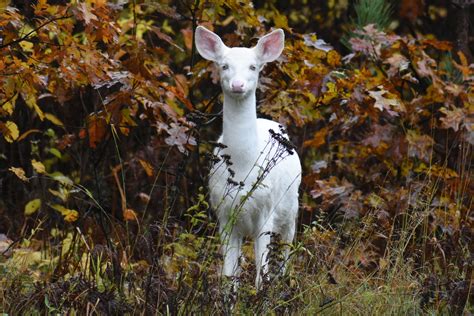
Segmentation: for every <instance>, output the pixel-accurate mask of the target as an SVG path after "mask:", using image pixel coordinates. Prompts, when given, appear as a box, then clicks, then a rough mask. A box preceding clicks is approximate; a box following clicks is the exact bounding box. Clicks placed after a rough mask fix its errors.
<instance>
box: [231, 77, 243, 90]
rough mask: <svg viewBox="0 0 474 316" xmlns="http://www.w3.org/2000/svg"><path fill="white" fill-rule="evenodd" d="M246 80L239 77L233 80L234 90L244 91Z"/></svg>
mask: <svg viewBox="0 0 474 316" xmlns="http://www.w3.org/2000/svg"><path fill="white" fill-rule="evenodd" d="M244 86H245V82H244V81H242V80H239V79H236V80H234V81H232V84H231V88H232V92H244Z"/></svg>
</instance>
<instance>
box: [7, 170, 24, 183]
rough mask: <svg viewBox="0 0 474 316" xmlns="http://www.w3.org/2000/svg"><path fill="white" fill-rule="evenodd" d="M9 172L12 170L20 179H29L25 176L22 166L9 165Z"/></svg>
mask: <svg viewBox="0 0 474 316" xmlns="http://www.w3.org/2000/svg"><path fill="white" fill-rule="evenodd" d="M8 170H10V171H11V172H13V173H14V174H15V175H16V176H17V177H18V178H19V179H20V180H23V181H26V182H28V181H29V179H28V178H27V177H26V176H25V170H23V169H22V168H16V167H10V168H8Z"/></svg>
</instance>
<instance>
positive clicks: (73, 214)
mask: <svg viewBox="0 0 474 316" xmlns="http://www.w3.org/2000/svg"><path fill="white" fill-rule="evenodd" d="M68 211H69V212H68V213H67V214H66V215H64V220H65V221H66V222H68V223H72V222H75V221H77V219H78V218H79V213H78V212H77V211H76V210H69V209H68Z"/></svg>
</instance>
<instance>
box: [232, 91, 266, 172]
mask: <svg viewBox="0 0 474 316" xmlns="http://www.w3.org/2000/svg"><path fill="white" fill-rule="evenodd" d="M223 120H224V124H223V143H224V144H225V145H227V150H226V151H227V152H228V153H229V154H230V156H231V161H232V162H233V163H234V165H233V166H234V167H232V169H235V171H236V172H237V173H239V172H240V171H242V172H248V170H250V168H252V166H253V164H254V163H255V161H256V159H257V158H258V154H259V149H258V135H257V113H256V98H255V93H251V94H250V95H249V96H248V97H246V98H244V99H235V98H233V97H232V96H228V95H226V94H225V93H224V119H223Z"/></svg>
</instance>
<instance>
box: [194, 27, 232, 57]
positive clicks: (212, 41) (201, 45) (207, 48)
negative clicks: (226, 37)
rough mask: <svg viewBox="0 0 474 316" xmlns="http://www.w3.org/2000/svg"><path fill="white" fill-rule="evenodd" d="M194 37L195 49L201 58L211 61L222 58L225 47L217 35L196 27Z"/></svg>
mask: <svg viewBox="0 0 474 316" xmlns="http://www.w3.org/2000/svg"><path fill="white" fill-rule="evenodd" d="M195 36H196V48H197V50H198V52H199V54H200V55H201V56H202V57H203V58H205V59H207V60H212V61H218V60H219V59H220V58H222V55H223V53H224V50H225V48H226V46H225V45H224V43H223V42H222V40H221V38H220V37H219V36H218V35H217V34H215V33H213V32H211V31H209V30H208V29H206V28H205V27H204V26H198V27H197V28H196V35H195Z"/></svg>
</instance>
